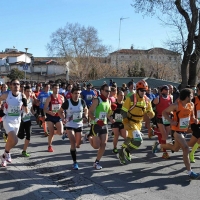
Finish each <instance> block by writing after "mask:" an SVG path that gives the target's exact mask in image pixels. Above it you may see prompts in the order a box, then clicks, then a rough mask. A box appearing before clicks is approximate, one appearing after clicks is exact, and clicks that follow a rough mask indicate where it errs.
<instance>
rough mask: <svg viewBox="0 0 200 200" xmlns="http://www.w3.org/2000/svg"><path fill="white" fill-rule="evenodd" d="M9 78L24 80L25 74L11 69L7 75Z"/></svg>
mask: <svg viewBox="0 0 200 200" xmlns="http://www.w3.org/2000/svg"><path fill="white" fill-rule="evenodd" d="M7 77H8V78H9V79H10V80H12V79H24V72H23V71H20V70H18V69H17V68H14V69H11V71H10V73H9V74H8V75H7Z"/></svg>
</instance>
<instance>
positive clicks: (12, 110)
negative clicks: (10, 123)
mask: <svg viewBox="0 0 200 200" xmlns="http://www.w3.org/2000/svg"><path fill="white" fill-rule="evenodd" d="M20 111H21V107H20V106H10V105H9V106H8V116H20Z"/></svg>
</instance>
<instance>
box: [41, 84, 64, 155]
mask: <svg viewBox="0 0 200 200" xmlns="http://www.w3.org/2000/svg"><path fill="white" fill-rule="evenodd" d="M52 89H53V94H51V95H50V96H49V97H48V98H47V100H46V102H45V105H44V113H46V117H47V118H46V121H47V124H48V128H49V137H48V152H53V151H54V150H53V148H52V142H53V136H54V125H55V127H56V130H57V134H59V135H62V134H63V122H62V121H61V119H60V117H59V116H58V111H59V109H60V108H61V105H62V104H63V103H64V97H63V96H62V95H61V94H58V93H59V85H58V84H53V87H52Z"/></svg>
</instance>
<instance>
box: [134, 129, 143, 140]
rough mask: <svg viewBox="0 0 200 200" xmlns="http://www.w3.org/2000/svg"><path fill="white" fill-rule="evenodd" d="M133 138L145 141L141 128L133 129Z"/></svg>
mask: <svg viewBox="0 0 200 200" xmlns="http://www.w3.org/2000/svg"><path fill="white" fill-rule="evenodd" d="M133 138H134V140H135V141H143V139H142V135H141V133H140V131H139V130H134V131H133Z"/></svg>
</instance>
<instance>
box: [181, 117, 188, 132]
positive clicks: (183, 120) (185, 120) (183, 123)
mask: <svg viewBox="0 0 200 200" xmlns="http://www.w3.org/2000/svg"><path fill="white" fill-rule="evenodd" d="M179 122H180V123H179V124H180V129H185V128H188V126H189V122H190V117H186V118H180V121H179Z"/></svg>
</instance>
